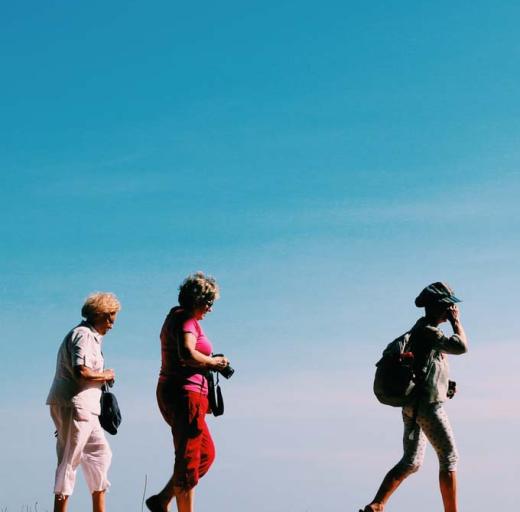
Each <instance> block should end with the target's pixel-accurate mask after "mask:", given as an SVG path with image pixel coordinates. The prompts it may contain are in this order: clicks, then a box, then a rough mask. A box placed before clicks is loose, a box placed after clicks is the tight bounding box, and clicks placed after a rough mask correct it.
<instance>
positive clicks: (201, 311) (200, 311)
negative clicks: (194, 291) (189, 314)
mask: <svg viewBox="0 0 520 512" xmlns="http://www.w3.org/2000/svg"><path fill="white" fill-rule="evenodd" d="M212 308H213V301H212V300H209V301H208V302H206V304H204V305H203V306H200V307H198V308H195V309H194V310H193V316H194V318H195V320H202V319H203V318H204V317H205V316H206V315H207V314H208V313H211V311H212Z"/></svg>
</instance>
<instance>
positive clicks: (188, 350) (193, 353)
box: [182, 332, 229, 370]
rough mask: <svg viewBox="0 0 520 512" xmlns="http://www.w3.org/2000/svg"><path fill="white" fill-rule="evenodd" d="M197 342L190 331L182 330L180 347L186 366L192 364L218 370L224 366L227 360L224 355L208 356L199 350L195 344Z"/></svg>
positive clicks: (196, 366) (195, 366)
mask: <svg viewBox="0 0 520 512" xmlns="http://www.w3.org/2000/svg"><path fill="white" fill-rule="evenodd" d="M196 343H197V338H195V335H194V334H192V333H191V332H184V333H183V337H182V348H183V356H184V363H185V364H186V365H188V366H192V367H194V368H208V369H211V370H218V369H220V368H225V367H226V366H227V365H228V364H229V361H228V359H227V358H226V357H223V356H218V357H210V356H206V355H204V354H203V353H202V352H199V351H198V350H197V349H196V348H195V345H196Z"/></svg>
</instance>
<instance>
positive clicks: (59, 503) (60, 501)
mask: <svg viewBox="0 0 520 512" xmlns="http://www.w3.org/2000/svg"><path fill="white" fill-rule="evenodd" d="M68 501H69V497H68V496H65V495H64V494H55V495H54V512H67V503H68Z"/></svg>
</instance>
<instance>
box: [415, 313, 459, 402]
mask: <svg viewBox="0 0 520 512" xmlns="http://www.w3.org/2000/svg"><path fill="white" fill-rule="evenodd" d="M410 343H411V344H412V347H414V348H413V349H412V350H413V351H414V353H416V352H423V353H424V354H425V355H426V357H427V359H426V363H425V366H424V369H425V375H424V400H425V401H426V402H428V403H432V402H444V401H445V400H446V398H447V393H448V381H449V365H448V357H447V355H446V354H454V355H460V354H464V353H465V352H467V351H468V347H467V345H466V343H465V342H464V340H463V339H462V338H461V337H460V336H458V335H457V334H453V335H452V336H449V337H448V336H446V335H445V334H444V333H443V332H442V331H441V330H440V329H439V328H438V327H436V326H434V325H429V324H428V322H427V320H426V318H425V317H422V318H419V320H417V322H416V324H415V325H414V326H413V328H412V330H411V335H410ZM428 352H430V353H429V354H428Z"/></svg>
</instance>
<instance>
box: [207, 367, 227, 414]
mask: <svg viewBox="0 0 520 512" xmlns="http://www.w3.org/2000/svg"><path fill="white" fill-rule="evenodd" d="M215 375H216V376H217V381H216V382H215ZM206 378H207V380H208V401H209V406H210V408H211V412H212V413H213V416H222V415H223V414H224V398H223V396H222V391H221V389H220V386H219V383H218V380H219V377H218V373H217V372H212V371H209V372H208V373H207V375H206Z"/></svg>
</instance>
